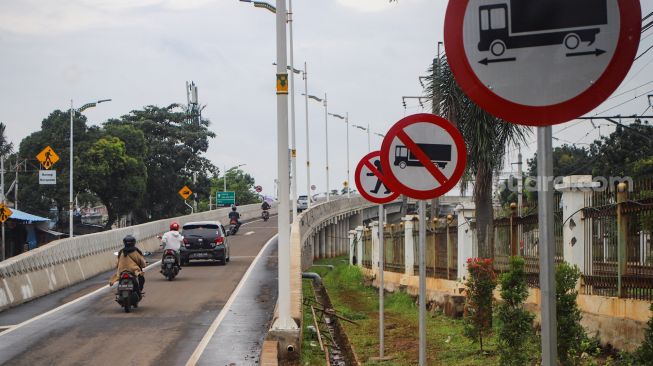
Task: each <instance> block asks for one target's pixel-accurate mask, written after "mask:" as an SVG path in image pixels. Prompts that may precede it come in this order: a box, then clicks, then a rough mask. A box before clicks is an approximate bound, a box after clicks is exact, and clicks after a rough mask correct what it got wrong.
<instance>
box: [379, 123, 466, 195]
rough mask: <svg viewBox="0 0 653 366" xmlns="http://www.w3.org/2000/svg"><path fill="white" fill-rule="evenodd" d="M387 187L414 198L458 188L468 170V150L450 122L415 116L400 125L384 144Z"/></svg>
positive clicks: (387, 137)
mask: <svg viewBox="0 0 653 366" xmlns="http://www.w3.org/2000/svg"><path fill="white" fill-rule="evenodd" d="M380 158H381V167H382V169H383V174H384V176H385V178H386V184H387V186H388V187H389V188H390V189H391V190H393V191H394V192H400V193H402V194H405V195H406V196H408V197H411V198H415V199H421V200H426V199H431V198H435V197H439V196H442V195H444V194H445V193H447V192H448V191H450V190H451V189H452V188H453V187H455V186H456V184H457V183H458V181H459V180H460V178H461V177H462V175H463V172H464V171H465V164H466V162H467V149H466V147H465V142H464V140H463V137H462V135H461V134H460V132H459V131H458V130H457V129H456V127H454V125H453V124H451V122H449V121H447V120H446V119H444V118H441V117H438V116H436V115H433V114H426V113H420V114H414V115H412V116H408V117H405V118H404V119H402V120H400V121H399V122H397V123H396V124H395V125H394V126H392V128H390V130H389V131H388V133H387V134H386V137H385V138H384V139H383V144H382V145H381V157H380Z"/></svg>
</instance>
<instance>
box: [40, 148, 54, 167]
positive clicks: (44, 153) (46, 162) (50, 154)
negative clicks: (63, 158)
mask: <svg viewBox="0 0 653 366" xmlns="http://www.w3.org/2000/svg"><path fill="white" fill-rule="evenodd" d="M36 159H37V160H38V161H39V162H40V163H41V165H43V166H44V167H45V169H50V167H52V166H53V165H54V164H55V163H56V162H57V161H59V155H57V153H55V152H54V150H52V148H51V147H50V146H48V147H46V148H45V149H43V150H41V152H40V153H39V154H38V155H36Z"/></svg>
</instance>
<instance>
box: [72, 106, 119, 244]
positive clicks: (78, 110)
mask: <svg viewBox="0 0 653 366" xmlns="http://www.w3.org/2000/svg"><path fill="white" fill-rule="evenodd" d="M110 101H111V99H101V100H98V101H97V102H91V103H86V104H84V105H82V106H81V107H79V109H77V110H75V109H74V108H73V100H72V99H71V100H70V177H69V187H68V190H69V199H68V201H69V202H68V236H69V237H71V238H72V237H73V205H74V201H73V176H74V170H73V169H74V168H73V116H74V115H75V112H78V113H82V112H83V111H84V110H86V109H89V108H93V107H95V106H97V105H98V104H100V103H104V102H110Z"/></svg>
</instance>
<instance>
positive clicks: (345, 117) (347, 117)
mask: <svg viewBox="0 0 653 366" xmlns="http://www.w3.org/2000/svg"><path fill="white" fill-rule="evenodd" d="M329 116H332V117H336V118H338V119H342V120H344V121H345V124H346V126H347V165H346V167H347V187H345V188H347V198H350V195H349V112H347V113H346V114H345V116H344V117H343V116H341V115H339V114H335V113H329Z"/></svg>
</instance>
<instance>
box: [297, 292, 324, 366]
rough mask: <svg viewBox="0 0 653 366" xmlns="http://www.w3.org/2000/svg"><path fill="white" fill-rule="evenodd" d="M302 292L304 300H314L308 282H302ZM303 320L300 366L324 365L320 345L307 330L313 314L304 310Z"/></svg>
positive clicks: (311, 323) (315, 337)
mask: <svg viewBox="0 0 653 366" xmlns="http://www.w3.org/2000/svg"><path fill="white" fill-rule="evenodd" d="M302 291H303V294H304V298H310V299H315V295H314V293H313V287H312V286H311V282H310V280H303V281H302ZM303 318H304V329H303V330H302V333H303V340H302V347H301V356H300V364H301V365H310V366H313V365H315V366H321V365H326V359H325V356H324V353H323V352H322V351H321V350H320V344H319V342H318V340H317V336H315V335H314V334H313V333H311V332H310V331H309V330H308V329H307V327H308V326H309V325H313V314H312V313H311V311H310V310H309V311H307V309H306V308H304V312H303Z"/></svg>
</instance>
